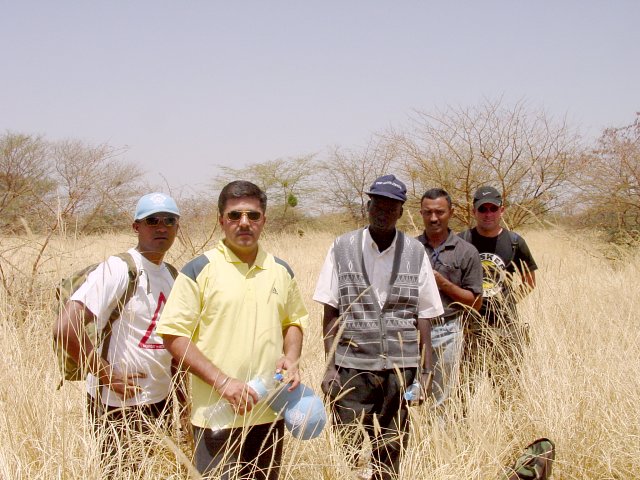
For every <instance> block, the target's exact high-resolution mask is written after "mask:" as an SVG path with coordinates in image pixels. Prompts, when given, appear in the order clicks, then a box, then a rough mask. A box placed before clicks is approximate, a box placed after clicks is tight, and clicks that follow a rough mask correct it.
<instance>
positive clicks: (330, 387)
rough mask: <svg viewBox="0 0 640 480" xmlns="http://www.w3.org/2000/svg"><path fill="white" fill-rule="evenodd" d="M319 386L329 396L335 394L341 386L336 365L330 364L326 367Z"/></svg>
mask: <svg viewBox="0 0 640 480" xmlns="http://www.w3.org/2000/svg"><path fill="white" fill-rule="evenodd" d="M321 388H322V392H323V393H324V394H325V395H329V396H335V395H336V392H337V391H338V390H340V389H341V388H342V383H340V375H339V374H338V369H337V368H336V367H334V366H330V367H328V368H327V371H326V372H325V373H324V378H323V379H322V384H321Z"/></svg>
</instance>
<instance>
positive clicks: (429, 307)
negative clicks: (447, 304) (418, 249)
mask: <svg viewBox="0 0 640 480" xmlns="http://www.w3.org/2000/svg"><path fill="white" fill-rule="evenodd" d="M418 281H419V286H418V317H419V318H434V317H438V316H440V315H442V314H443V313H444V308H443V307H442V300H441V299H440V292H439V291H438V285H437V284H436V279H435V277H434V276H433V270H432V268H431V263H430V262H429V258H428V256H427V255H424V256H423V259H422V267H421V268H420V277H419V280H418Z"/></svg>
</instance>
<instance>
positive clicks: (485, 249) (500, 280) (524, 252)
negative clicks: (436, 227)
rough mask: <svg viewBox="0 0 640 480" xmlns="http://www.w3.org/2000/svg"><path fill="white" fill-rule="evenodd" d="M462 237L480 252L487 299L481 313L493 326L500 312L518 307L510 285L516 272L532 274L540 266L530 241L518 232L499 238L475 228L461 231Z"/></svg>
mask: <svg viewBox="0 0 640 480" xmlns="http://www.w3.org/2000/svg"><path fill="white" fill-rule="evenodd" d="M460 236H461V237H462V238H463V239H465V240H467V241H469V243H471V244H472V245H473V246H474V247H476V248H477V249H478V252H479V253H480V260H481V262H482V269H483V284H482V287H483V297H484V301H483V304H482V310H481V312H480V313H481V314H482V315H483V316H485V317H488V318H489V319H490V323H494V321H495V318H494V317H496V315H497V313H496V312H497V311H498V310H500V309H501V308H502V309H504V308H507V309H509V310H513V309H514V308H515V299H514V298H513V295H512V292H511V288H510V286H511V278H512V275H513V274H514V273H515V272H516V269H517V270H518V271H519V272H520V273H524V272H527V271H528V272H533V271H535V270H537V269H538V266H537V265H536V262H535V260H534V259H533V256H532V255H531V251H530V250H529V246H528V245H527V242H525V241H524V239H523V238H522V237H521V236H520V235H518V234H516V233H515V232H511V231H509V230H506V229H503V230H502V232H500V234H499V235H498V236H496V237H485V236H484V235H480V234H479V233H478V231H477V230H476V229H475V228H473V229H471V230H467V231H466V232H462V233H461V234H460ZM496 302H497V303H496ZM492 311H493V313H491V312H492Z"/></svg>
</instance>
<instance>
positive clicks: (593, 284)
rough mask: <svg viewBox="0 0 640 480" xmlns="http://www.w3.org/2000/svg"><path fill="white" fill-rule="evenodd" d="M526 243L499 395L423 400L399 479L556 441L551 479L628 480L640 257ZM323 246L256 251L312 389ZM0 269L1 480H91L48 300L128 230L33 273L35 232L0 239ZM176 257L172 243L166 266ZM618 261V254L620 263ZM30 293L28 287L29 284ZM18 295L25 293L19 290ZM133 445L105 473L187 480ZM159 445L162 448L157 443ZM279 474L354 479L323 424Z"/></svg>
mask: <svg viewBox="0 0 640 480" xmlns="http://www.w3.org/2000/svg"><path fill="white" fill-rule="evenodd" d="M526 238H527V240H528V242H529V244H530V246H531V248H532V250H533V252H534V255H535V257H536V260H537V262H538V264H539V266H540V270H539V271H538V273H537V275H538V288H537V289H536V290H535V291H534V292H533V293H532V294H531V295H530V296H529V297H528V298H526V299H525V300H524V301H523V302H522V304H521V305H520V309H521V314H522V316H523V318H524V319H525V320H526V321H527V322H528V323H529V324H530V326H531V344H530V346H529V348H528V349H527V351H526V353H525V360H524V363H523V366H522V369H521V371H520V372H519V373H518V376H517V378H516V379H515V381H514V382H513V384H512V385H513V386H512V388H511V389H509V390H507V391H506V392H503V394H502V396H500V395H499V394H497V392H496V391H495V389H494V388H493V387H492V385H491V382H490V381H488V380H487V379H486V378H483V377H482V376H480V378H478V379H477V388H476V389H474V391H473V394H472V396H471V398H470V399H469V401H468V403H467V407H466V412H465V415H464V416H463V415H462V406H461V404H460V403H456V402H453V403H452V404H451V405H450V406H449V407H448V409H447V410H446V411H445V412H444V414H443V416H442V420H441V421H438V420H437V419H436V418H434V415H433V414H432V413H431V412H430V410H429V408H428V407H426V406H423V407H420V408H417V409H414V410H413V412H412V427H413V435H412V439H411V442H410V448H409V450H408V452H407V455H406V459H405V463H404V467H405V468H404V473H403V476H402V477H403V478H407V479H409V478H411V479H416V478H420V479H422V478H430V479H434V480H441V479H462V478H474V479H497V478H500V473H501V471H502V470H501V469H502V466H503V465H506V464H510V463H511V462H512V461H513V459H514V458H515V456H517V454H518V453H519V451H520V450H521V449H522V448H523V447H524V445H526V444H527V443H529V442H530V441H531V440H533V439H535V438H536V437H539V436H548V437H549V438H551V439H552V440H554V441H555V442H556V446H557V462H556V465H555V470H554V478H556V479H585V478H593V479H631V478H638V473H637V472H640V454H639V452H640V406H639V405H640V375H639V374H638V371H639V370H640V347H639V341H638V338H639V335H640V334H639V333H638V332H639V331H640V329H638V321H637V317H636V312H638V311H640V295H638V287H637V285H639V284H640V260H639V259H638V258H637V255H632V254H627V255H626V256H625V255H621V254H620V252H614V253H616V255H615V257H616V258H618V260H615V259H612V258H611V257H612V255H611V253H612V251H613V250H612V248H611V247H610V246H607V245H603V244H600V243H598V241H597V240H595V239H585V238H575V237H571V236H569V235H566V234H563V233H562V232H560V231H551V232H530V233H528V234H527V235H526ZM331 240H332V237H331V236H329V235H327V234H314V233H307V234H305V236H304V237H297V236H282V235H277V234H273V233H272V234H268V235H266V236H265V239H264V244H265V245H266V246H267V248H268V249H269V250H271V251H272V252H273V253H275V254H276V255H278V256H280V257H282V258H284V259H285V260H287V261H288V262H289V263H290V265H291V266H292V267H293V269H294V271H295V272H296V275H297V278H298V281H299V283H300V285H301V288H302V290H303V294H304V295H305V298H306V299H307V306H308V308H309V310H310V314H311V316H310V328H309V331H308V332H307V335H306V340H305V349H304V357H303V361H302V368H303V376H304V381H305V382H306V383H309V384H311V385H313V386H314V387H317V386H318V384H319V380H320V378H321V375H322V369H323V367H324V355H323V350H322V342H321V331H320V325H321V309H320V308H319V306H318V305H316V304H314V303H313V302H312V301H311V295H312V292H313V289H314V286H315V281H316V278H317V274H318V271H319V269H320V266H321V264H322V261H323V259H324V255H325V253H326V250H327V248H328V246H329V244H330V242H331ZM0 241H1V243H0V267H1V268H2V271H1V272H0V273H2V280H3V281H4V284H5V285H6V287H7V288H3V287H0V349H1V352H2V363H1V367H0V445H1V446H2V447H1V448H0V478H3V479H35V478H38V479H84V478H98V477H99V471H98V468H97V460H98V459H97V453H96V450H97V448H96V441H95V439H94V438H93V436H92V435H91V433H90V430H89V429H88V427H87V422H86V414H85V409H84V391H83V385H82V384H72V383H66V384H65V385H64V386H63V388H62V389H60V390H56V387H57V384H58V381H59V376H58V372H57V370H56V366H55V362H54V357H53V353H52V349H51V340H50V327H51V323H52V320H53V317H54V312H53V307H52V305H53V303H54V302H53V301H52V292H53V287H54V285H55V283H56V282H57V281H58V280H59V279H60V278H61V277H63V276H65V275H68V274H69V273H70V272H72V271H74V270H76V269H78V268H79V267H81V266H84V265H85V264H87V263H89V262H92V261H96V260H99V259H102V258H104V256H105V255H107V254H108V253H115V252H118V251H122V250H125V249H126V248H127V247H128V246H130V245H132V244H133V243H134V241H135V239H134V237H133V236H132V235H117V236H103V237H99V238H98V237H94V238H79V239H76V238H72V237H67V238H58V239H55V241H54V242H53V243H52V244H51V245H50V246H49V247H48V248H47V250H46V251H45V254H44V256H43V262H42V264H41V266H40V267H39V268H38V271H37V274H36V275H35V276H34V275H32V274H31V267H32V264H33V261H34V258H35V255H36V254H37V251H38V247H39V245H38V242H39V239H38V238H19V239H17V238H2V239H1V240H0ZM188 256H189V254H187V253H186V250H185V249H184V248H182V247H181V245H179V244H178V243H176V246H175V247H174V249H173V250H172V251H171V253H170V255H169V260H170V261H172V262H173V263H175V264H176V265H177V266H181V265H182V264H184V263H185V262H186V261H187V260H188ZM620 259H622V260H620ZM31 285H33V288H30V287H31ZM29 292H31V293H29ZM151 443H152V446H151V447H146V448H142V447H141V448H140V450H139V452H138V454H139V455H140V458H142V459H143V468H142V469H141V470H139V471H137V472H128V471H122V472H120V473H121V475H120V476H119V477H118V478H140V479H147V478H148V479H151V478H153V479H156V478H187V468H186V467H185V466H184V465H183V462H181V459H180V456H179V455H178V457H176V456H175V455H174V452H172V448H171V447H170V445H171V442H170V441H169V440H168V439H165V438H162V437H161V436H160V435H158V436H157V438H154V439H153V441H152V442H151ZM167 445H169V446H167ZM281 478H283V479H295V480H297V479H305V480H315V479H327V480H328V479H331V480H347V479H353V478H354V476H353V474H352V473H350V470H349V469H348V467H347V464H346V460H345V458H344V454H343V452H342V451H341V449H340V447H339V446H338V445H337V442H336V439H335V438H334V436H333V435H332V433H331V431H330V429H326V430H325V432H323V434H322V435H321V436H320V437H319V438H317V439H315V440H312V441H308V442H302V441H297V440H294V439H288V440H287V450H286V455H285V466H284V468H283V471H282V475H281Z"/></svg>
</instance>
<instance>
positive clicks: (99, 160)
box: [0, 133, 141, 301]
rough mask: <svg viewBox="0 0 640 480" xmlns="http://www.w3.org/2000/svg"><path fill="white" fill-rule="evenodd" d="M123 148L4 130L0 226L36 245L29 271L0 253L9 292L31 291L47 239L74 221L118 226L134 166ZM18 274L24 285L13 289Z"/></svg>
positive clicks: (131, 192) (85, 227) (134, 179)
mask: <svg viewBox="0 0 640 480" xmlns="http://www.w3.org/2000/svg"><path fill="white" fill-rule="evenodd" d="M122 153H123V152H122V150H118V149H114V148H112V147H110V146H108V145H98V146H93V145H89V144H87V143H84V142H80V141H71V140H65V141H58V142H48V141H45V140H44V139H42V138H41V137H36V136H28V135H21V134H14V133H6V134H5V135H3V136H1V137H0V213H2V218H3V219H4V222H3V223H5V225H3V226H4V227H5V231H7V230H8V231H14V232H20V231H21V230H22V232H23V233H26V236H23V237H20V238H22V240H23V242H26V244H27V246H28V247H29V248H32V249H35V250H36V254H35V255H34V261H33V264H32V266H31V270H30V271H29V272H24V271H20V270H19V269H17V268H15V266H14V265H13V264H12V262H11V255H10V254H8V253H7V254H5V252H0V255H1V256H2V260H3V261H2V265H1V268H0V276H1V280H2V286H3V288H4V289H5V291H6V292H7V294H8V295H12V296H13V295H15V294H18V293H19V294H20V295H21V296H22V297H24V298H25V299H27V300H26V301H28V299H29V298H31V297H32V296H33V293H34V288H35V285H36V279H37V275H36V273H37V272H38V270H39V268H41V266H42V264H43V262H44V261H46V255H45V253H46V251H47V248H48V246H49V244H50V242H51V240H52V238H53V237H54V236H55V235H57V234H60V233H61V232H62V233H64V232H65V231H66V229H67V228H68V227H71V226H73V227H74V229H75V232H77V233H89V232H91V231H92V230H93V229H95V228H97V227H98V225H99V224H103V225H105V224H106V225H107V226H111V227H112V228H121V226H122V219H123V218H124V215H125V212H126V213H128V211H129V210H130V204H131V202H132V198H133V196H135V195H136V193H137V188H136V186H137V184H138V181H139V179H140V177H141V172H140V171H139V169H138V168H137V167H135V166H133V165H131V164H127V163H124V162H122V161H121V159H120V158H119V156H120V155H121V154H122ZM17 277H20V278H22V277H24V279H25V280H26V284H27V287H26V288H20V289H16V288H14V283H15V280H16V278H17Z"/></svg>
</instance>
